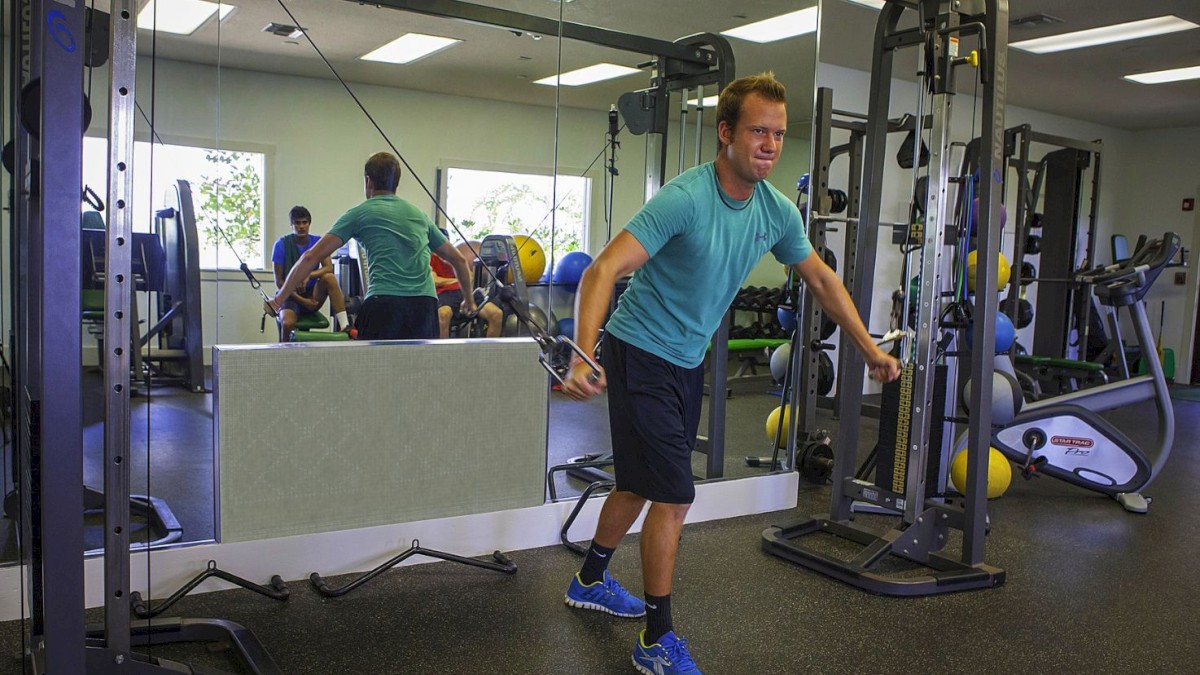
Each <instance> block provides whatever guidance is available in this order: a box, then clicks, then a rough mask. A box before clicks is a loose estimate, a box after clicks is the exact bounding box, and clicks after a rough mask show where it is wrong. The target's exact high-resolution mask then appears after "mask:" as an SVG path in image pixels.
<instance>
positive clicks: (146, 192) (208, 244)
mask: <svg viewBox="0 0 1200 675" xmlns="http://www.w3.org/2000/svg"><path fill="white" fill-rule="evenodd" d="M133 151H134V154H133V158H134V161H133V204H132V205H133V209H134V211H133V229H134V231H136V232H149V231H151V230H152V228H153V213H154V211H155V210H156V209H158V208H161V207H162V205H163V203H162V202H163V195H164V193H165V192H166V190H167V189H168V188H169V187H171V186H172V185H174V184H175V181H176V180H186V181H188V183H189V184H191V187H192V202H193V204H192V206H193V208H194V209H195V211H196V229H197V230H198V232H197V234H198V236H199V239H200V266H201V267H202V268H203V269H237V268H238V267H239V265H240V264H241V263H240V262H239V258H240V259H241V260H242V261H245V262H246V264H247V265H249V266H250V268H251V269H258V270H261V269H264V266H265V262H266V255H265V248H264V246H263V222H264V215H263V214H264V199H263V189H264V183H265V171H266V155H264V154H263V153H261V152H246V151H241V150H220V149H214V148H203V147H194V146H187V145H169V144H163V143H155V144H154V145H151V144H150V143H148V142H144V141H138V142H135V143H134V150H133ZM107 176H108V140H107V139H105V138H95V137H90V136H89V137H86V138H84V139H83V182H84V185H86V186H88V187H90V188H91V189H92V190H93V191H94V192H95V193H96V194H97V195H100V197H101V198H102V199H103V198H104V196H105V195H106V193H107V187H106V186H107ZM90 208H91V207H90V206H87V205H86V204H85V205H84V209H90Z"/></svg>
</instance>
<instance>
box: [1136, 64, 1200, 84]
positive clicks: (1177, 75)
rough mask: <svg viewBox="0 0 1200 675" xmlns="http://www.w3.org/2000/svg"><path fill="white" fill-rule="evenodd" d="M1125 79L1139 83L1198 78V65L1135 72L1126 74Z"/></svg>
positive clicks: (1158, 82) (1199, 67)
mask: <svg viewBox="0 0 1200 675" xmlns="http://www.w3.org/2000/svg"><path fill="white" fill-rule="evenodd" d="M1125 79H1126V80H1131V81H1133V82H1138V83H1140V84H1165V83H1167V82H1179V81H1181V80H1200V66H1188V67H1187V68H1172V69H1171V70H1156V71H1154V72H1152V73H1137V74H1135V75H1126V76H1125Z"/></svg>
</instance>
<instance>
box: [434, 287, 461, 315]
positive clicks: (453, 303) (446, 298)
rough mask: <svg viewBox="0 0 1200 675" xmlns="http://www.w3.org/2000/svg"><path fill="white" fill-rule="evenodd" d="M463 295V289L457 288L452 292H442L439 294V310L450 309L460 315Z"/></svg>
mask: <svg viewBox="0 0 1200 675" xmlns="http://www.w3.org/2000/svg"><path fill="white" fill-rule="evenodd" d="M462 301H463V294H462V289H460V288H456V289H454V290H452V291H442V292H441V293H438V309H441V308H443V307H449V308H450V309H452V310H454V313H455V314H458V313H459V311H458V310H459V308H460V307H462Z"/></svg>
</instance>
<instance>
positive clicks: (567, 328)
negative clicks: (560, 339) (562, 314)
mask: <svg viewBox="0 0 1200 675" xmlns="http://www.w3.org/2000/svg"><path fill="white" fill-rule="evenodd" d="M555 332H556V333H557V334H558V335H565V336H566V337H569V338H571V339H572V340H574V339H575V319H572V318H571V317H567V318H565V319H559V320H558V325H557V326H556V327H555Z"/></svg>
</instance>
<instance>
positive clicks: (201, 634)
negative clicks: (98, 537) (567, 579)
mask: <svg viewBox="0 0 1200 675" xmlns="http://www.w3.org/2000/svg"><path fill="white" fill-rule="evenodd" d="M12 9H13V12H12V16H15V17H22V16H24V17H27V20H28V24H27V25H26V27H25V30H21V31H14V34H15V35H28V36H29V42H28V43H27V42H25V41H23V40H14V41H13V50H14V56H15V57H16V58H14V59H13V61H12V63H13V64H14V77H13V78H12V83H13V91H14V92H17V91H21V90H22V87H23V85H24V84H25V83H26V82H27V81H30V80H31V79H34V78H40V79H41V81H42V83H43V86H42V87H41V88H40V92H39V95H38V100H37V101H36V103H37V104H38V110H39V113H38V114H39V121H40V129H41V130H42V133H41V134H40V135H39V136H36V137H35V136H32V135H30V134H28V133H25V132H24V131H18V130H17V129H16V128H15V127H16V124H15V123H14V135H13V137H14V144H15V161H14V175H13V179H14V185H15V186H16V189H15V190H14V199H13V232H14V234H13V238H14V257H15V259H16V267H17V270H16V274H17V276H18V278H20V279H22V280H23V283H20V284H17V286H16V288H15V290H16V295H15V298H14V311H15V314H16V316H17V320H16V322H15V325H16V326H18V331H17V336H16V342H15V344H14V348H15V350H16V354H17V359H16V360H17V369H16V372H15V379H14V384H15V387H14V389H15V390H16V391H17V392H18V394H17V396H18V399H17V410H18V415H17V418H18V419H17V427H18V434H17V437H16V438H15V439H14V445H15V454H16V457H17V464H18V467H17V469H18V481H19V490H18V491H19V494H20V501H21V506H20V511H21V517H20V526H19V527H20V533H19V536H20V538H21V541H22V542H24V544H25V545H24V546H23V547H22V559H21V563H22V565H23V566H24V569H25V572H26V574H27V575H28V577H29V580H28V583H29V589H30V604H29V608H30V610H29V612H30V617H29V618H30V620H29V621H28V622H26V623H25V624H24V626H25V629H27V633H26V635H25V638H26V639H27V640H26V642H27V644H29V645H31V647H30V651H29V653H28V654H27V655H26V657H27V659H28V665H29V666H30V667H31V670H32V672H34V673H85V672H86V673H163V672H192V670H191V669H190V668H189V667H188V666H185V665H184V664H181V663H178V662H174V661H169V660H166V659H161V658H157V657H153V656H147V655H145V654H142V653H140V652H136V651H133V647H134V646H135V645H136V646H141V645H149V644H163V643H167V642H192V641H222V642H226V643H228V644H230V645H232V646H233V647H234V648H235V649H236V651H237V652H238V654H239V655H240V657H241V659H242V660H243V661H244V662H245V665H246V666H247V668H248V669H249V670H250V672H253V673H259V674H263V675H270V674H274V673H278V672H279V669H278V667H276V666H275V664H274V662H273V661H272V660H271V657H270V656H269V655H268V654H267V652H266V651H265V650H264V649H263V648H262V646H261V645H260V644H259V643H258V641H257V640H256V639H255V638H254V636H253V635H252V634H251V633H250V632H249V631H247V630H245V629H244V628H242V627H241V626H238V625H237V624H234V623H231V622H227V621H221V620H190V619H174V620H170V619H168V620H163V621H156V622H155V623H154V625H153V626H150V625H149V624H147V623H144V622H137V623H134V622H131V620H130V609H131V608H130V597H131V595H132V594H131V593H130V588H129V587H130V557H129V551H130V509H129V499H130V494H129V484H130V475H129V471H130V469H129V466H130V462H128V461H127V456H128V453H129V443H130V438H129V413H130V411H129V395H130V356H131V355H130V353H129V352H130V350H129V349H128V345H129V344H130V339H131V326H130V324H131V319H132V311H131V303H132V294H133V286H134V279H133V274H132V255H131V250H132V249H133V246H132V242H133V227H132V205H131V204H130V202H131V201H132V195H133V173H132V172H133V126H134V125H133V122H134V117H133V113H134V90H135V71H136V31H137V26H136V21H137V19H136V16H137V3H135V2H133V0H114V2H113V3H112V13H111V16H110V17H109V22H110V23H109V36H110V39H111V42H110V45H111V65H110V88H109V114H108V120H109V130H108V133H109V162H108V164H109V166H110V167H111V174H110V179H109V186H108V203H109V206H110V210H109V222H108V241H107V246H106V256H107V257H106V264H105V270H104V273H105V283H104V306H105V311H104V337H105V355H104V385H105V408H104V410H105V420H106V423H105V426H104V460H105V469H104V518H105V535H104V550H105V556H104V598H105V601H104V624H103V628H102V629H95V630H87V629H85V626H84V609H85V598H84V565H83V547H82V542H83V537H84V532H83V518H82V514H83V511H84V507H85V503H84V491H83V489H82V487H81V486H82V485H83V433H82V410H81V399H80V390H81V387H82V382H81V378H82V369H81V367H80V364H81V350H82V345H81V343H80V340H79V327H78V320H79V316H80V295H81V288H80V283H79V280H80V275H81V261H80V255H79V254H78V253H77V252H78V251H79V250H80V246H81V230H80V224H79V219H80V214H79V208H78V206H77V205H78V203H79V192H80V185H79V177H80V175H81V174H82V161H83V158H82V153H83V144H82V142H81V137H82V133H81V130H82V129H83V128H84V124H83V121H84V119H83V109H84V105H83V98H84V97H83V91H84V87H83V73H84V51H85V50H83V49H79V48H77V46H78V45H83V44H84V40H85V27H84V15H85V6H84V3H63V2H55V1H53V0H32V1H31V2H25V0H13V3H12ZM100 32H101V31H97V34H99V33H100ZM23 57H27V58H28V63H29V71H28V72H24V71H21V70H19V68H20V66H19V64H21V63H23V62H24V61H25V59H24V58H23ZM30 167H37V168H38V171H37V172H36V173H37V175H31V173H32V172H31V171H30ZM28 178H32V179H33V182H32V183H31V185H32V186H33V188H34V189H31V190H25V189H24V186H25V185H27V182H26V180H27V179H28ZM64 251H67V252H69V255H63V252H64ZM51 355H52V358H51Z"/></svg>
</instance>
